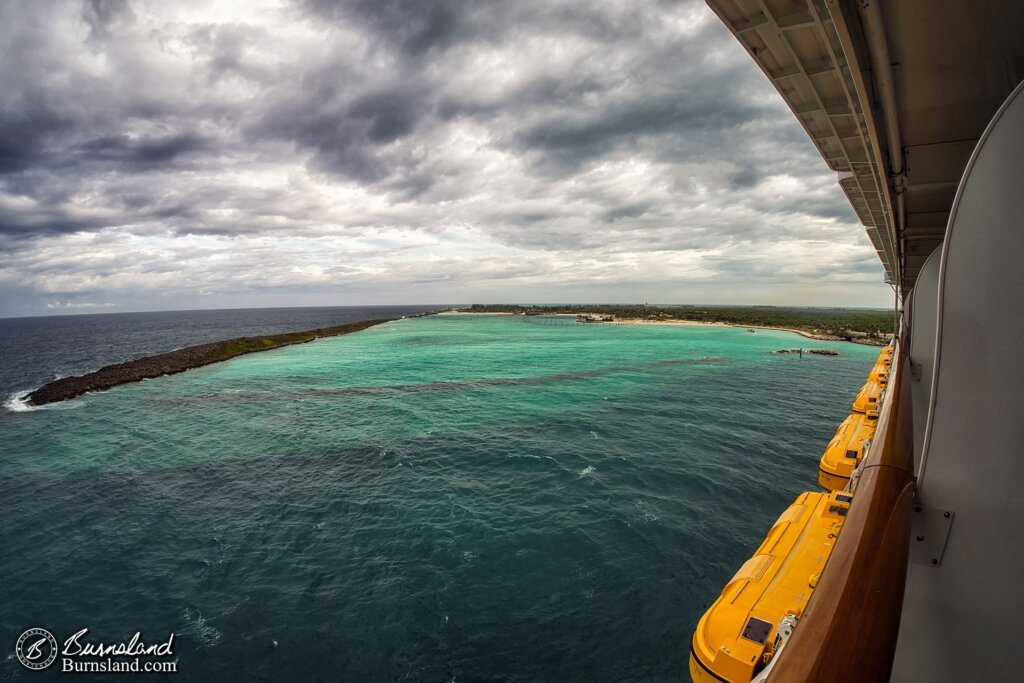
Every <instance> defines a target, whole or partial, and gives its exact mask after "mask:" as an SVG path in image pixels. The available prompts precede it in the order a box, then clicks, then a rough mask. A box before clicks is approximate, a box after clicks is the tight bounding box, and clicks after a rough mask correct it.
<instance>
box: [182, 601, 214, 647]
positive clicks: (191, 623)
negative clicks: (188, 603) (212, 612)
mask: <svg viewBox="0 0 1024 683" xmlns="http://www.w3.org/2000/svg"><path fill="white" fill-rule="evenodd" d="M184 617H185V621H186V622H187V623H188V626H187V627H186V628H185V632H186V633H191V634H192V635H194V636H195V638H196V640H198V641H199V643H200V644H201V645H203V646H205V647H213V646H214V645H216V644H217V643H218V642H219V641H220V631H218V630H217V629H216V628H214V627H213V626H211V625H210V624H208V623H207V622H206V619H205V618H204V617H203V614H202V612H200V611H199V610H191V609H189V608H187V607H186V608H185V610H184Z"/></svg>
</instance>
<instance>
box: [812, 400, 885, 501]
mask: <svg viewBox="0 0 1024 683" xmlns="http://www.w3.org/2000/svg"><path fill="white" fill-rule="evenodd" d="M874 435H875V420H869V419H868V417H867V416H866V415H861V414H860V413H853V414H852V415H850V416H849V417H847V418H846V419H845V420H843V424H841V425H839V429H837V430H836V435H835V436H834V437H832V440H831V441H830V442H829V444H828V447H827V448H825V453H824V455H822V456H821V463H820V464H819V465H818V483H819V484H821V485H822V486H823V487H824V488H826V489H829V490H830V491H841V490H843V489H844V488H846V484H847V482H849V481H850V475H851V474H852V473H853V470H854V468H855V467H856V466H857V464H858V463H860V461H861V460H862V459H863V458H864V445H865V443H866V442H868V441H869V440H870V439H871V438H872V437H873V436H874Z"/></svg>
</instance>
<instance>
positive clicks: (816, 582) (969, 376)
mask: <svg viewBox="0 0 1024 683" xmlns="http://www.w3.org/2000/svg"><path fill="white" fill-rule="evenodd" d="M707 2H708V4H709V5H710V6H711V8H712V9H713V10H714V12H715V13H716V14H717V15H718V16H719V18H720V19H721V20H722V22H723V23H724V24H725V25H726V27H728V29H729V30H730V31H731V32H732V33H733V34H734V35H735V36H736V38H737V39H738V41H739V42H740V44H741V45H742V46H743V47H744V48H746V50H747V52H748V53H749V54H750V56H751V57H752V58H753V59H754V60H755V61H756V62H757V64H758V65H759V66H760V67H761V69H762V70H763V71H764V73H765V74H766V76H767V77H768V78H769V79H770V80H771V82H772V83H773V84H774V85H775V87H776V89H777V90H778V91H779V93H780V95H781V96H782V97H783V98H784V99H785V101H786V102H787V103H788V104H789V106H790V108H791V109H792V111H793V113H794V115H795V116H796V117H797V119H798V120H799V122H800V124H801V125H802V126H803V127H804V129H805V130H806V131H807V133H808V135H809V136H810V137H811V139H812V140H813V142H814V144H815V145H816V146H817V148H818V150H819V151H820V152H821V154H822V157H823V158H824V160H825V163H826V164H827V165H828V166H829V168H831V169H832V170H834V171H836V173H837V175H838V182H839V184H840V186H841V187H842V189H843V191H844V192H845V193H846V195H847V197H848V198H849V200H850V203H851V205H852V206H853V208H854V210H855V211H856V213H857V216H858V217H859V219H860V221H861V222H862V223H863V225H864V227H865V229H866V231H867V234H868V237H869V238H870V240H871V243H872V245H873V246H874V248H875V250H876V251H877V253H878V256H879V259H880V260H881V262H882V264H883V266H884V267H885V272H886V280H887V282H889V283H890V284H891V285H892V286H893V289H894V292H895V301H896V308H897V313H898V315H899V316H900V317H899V319H900V328H899V334H898V336H897V339H896V340H895V343H894V346H893V349H892V352H891V364H890V365H891V367H887V368H884V369H880V368H876V370H877V371H873V372H872V377H871V378H869V381H868V383H867V384H866V385H865V389H864V390H863V391H862V392H861V395H859V396H858V400H859V401H862V404H861V407H862V408H863V410H861V411H857V410H856V408H855V411H854V413H852V414H851V415H852V416H855V415H858V414H859V415H862V417H860V418H857V417H852V420H851V422H850V423H844V425H843V426H842V427H841V428H840V433H837V435H836V439H834V441H833V443H832V444H830V450H829V451H826V453H825V454H824V455H823V457H822V462H821V467H820V468H819V482H820V483H821V484H822V486H824V487H825V488H826V489H830V490H831V489H839V490H840V491H842V492H843V495H848V496H850V501H849V507H848V511H847V513H846V514H845V515H843V517H844V519H843V521H842V524H841V529H839V530H837V532H836V537H835V543H834V545H833V546H831V547H830V548H829V551H828V553H827V557H826V558H825V559H824V562H823V565H824V566H823V568H822V570H821V571H820V574H817V573H813V572H812V576H809V577H808V579H807V582H808V586H809V588H811V589H812V594H811V595H810V596H809V597H808V599H807V600H806V604H805V605H801V606H800V607H799V608H792V607H790V606H786V607H785V608H784V609H783V612H781V613H780V614H781V615H782V616H780V617H779V618H778V620H777V621H776V622H775V623H771V624H770V626H769V628H768V629H767V631H765V627H764V626H763V624H760V623H759V622H758V623H754V625H753V627H751V625H750V617H751V616H753V617H757V615H756V614H754V611H755V610H753V609H751V610H748V611H749V612H750V614H749V615H748V618H747V619H746V621H744V620H743V619H735V620H736V621H743V623H742V624H740V625H739V627H738V630H736V629H735V628H734V627H733V626H729V629H733V630H736V632H735V633H733V632H732V631H731V630H729V631H727V632H726V631H722V632H721V633H724V635H721V634H718V635H716V634H714V633H711V632H710V631H708V630H707V629H706V628H705V626H706V625H705V624H704V623H703V622H702V624H701V625H699V626H698V628H697V634H696V635H695V639H694V647H693V649H692V650H691V652H693V653H695V654H699V653H696V650H697V642H698V637H699V638H700V639H703V640H704V641H707V642H706V643H703V644H702V645H701V647H704V648H705V652H704V654H705V655H707V654H708V653H710V654H711V655H712V656H711V660H713V659H714V658H715V657H717V656H718V654H717V653H719V652H724V651H723V650H722V648H725V649H727V650H729V651H730V652H739V651H744V652H745V651H747V650H750V651H752V652H753V651H755V650H757V643H756V642H755V641H756V640H757V639H761V638H763V643H761V646H762V647H761V649H760V650H757V652H758V654H757V657H755V659H754V660H752V661H750V662H749V664H750V666H749V667H746V666H744V667H740V668H734V669H730V671H729V672H727V673H724V674H722V673H718V672H716V671H715V670H714V666H713V665H712V666H710V667H707V668H700V667H698V670H697V673H694V667H693V662H692V661H691V674H692V676H693V677H694V679H695V680H725V681H740V680H742V681H748V680H752V679H753V680H760V681H768V682H769V683H779V682H786V683H789V682H797V681H884V680H893V681H901V682H903V681H938V682H944V681H958V682H959V681H975V680H977V681H1004V680H1005V681H1010V680H1019V679H1020V677H1021V673H1020V671H1021V665H1020V662H1018V661H1017V659H1018V655H1017V654H1016V652H1017V650H1016V649H1015V648H1013V647H1012V645H1011V643H1012V639H1013V634H1014V633H1015V632H1016V627H1017V625H1018V624H1019V623H1020V622H1021V614H1022V613H1024V584H1022V582H1020V581H1019V579H1018V571H1019V570H1018V568H1019V567H1020V566H1022V563H1024V544H1022V543H1021V541H1022V540H1024V539H1022V537H1021V532H1020V531H1019V529H1020V525H1019V524H1018V519H1019V518H1020V516H1021V514H1022V513H1024V495H1021V493H1020V491H1021V481H1024V458H1022V457H1021V453H1020V444H1021V443H1022V442H1024V410H1022V408H1021V406H1020V402H1019V399H1018V398H1017V395H1018V393H1019V391H1020V389H1021V386H1022V384H1024V364H1022V363H1020V361H1019V359H1018V358H1017V353H1018V349H1019V348H1020V347H1021V344H1022V341H1021V340H1022V339H1024V316H1022V313H1024V268H1022V267H1021V263H1020V259H1021V255H1022V254H1024V228H1022V225H1024V218H1022V216H1024V192H1022V191H1021V188H1022V187H1024V94H1021V87H1019V85H1018V84H1020V82H1021V81H1022V80H1024V32H1022V31H1021V29H1022V27H1024V3H1022V2H1017V1H1011V0H998V1H991V2H986V1H984V0H981V1H977V2H966V1H961V2H954V1H952V0H900V1H897V0H884V1H883V0H707ZM883 370H884V372H883ZM872 394H875V397H876V401H875V405H874V406H873V407H872V409H871V410H870V411H869V409H868V406H867V404H868V403H869V399H870V398H871V396H872ZM872 413H874V414H872ZM867 420H871V421H873V424H872V425H870V427H871V428H870V429H869V428H867V427H866V426H865V421H867ZM858 421H859V423H858ZM854 423H858V424H854ZM868 432H870V434H869V433H868ZM840 442H841V443H840ZM851 444H852V447H850V446H851ZM832 447H834V448H832ZM851 453H852V455H851ZM846 459H849V460H850V461H855V462H847V461H846ZM815 495H826V494H815ZM830 495H835V494H834V493H833V494H830ZM798 502H799V501H798ZM791 510H792V508H791ZM786 514H790V513H789V511H787V513H786ZM784 516H785V515H784ZM777 526H778V525H776V527H774V528H773V530H772V534H777V532H776V528H777ZM770 538H771V534H770V535H769V540H770ZM767 542H768V540H766V543H767ZM799 546H800V544H799V543H798V542H795V543H793V544H792V546H791V547H792V548H793V549H796V548H798V547H799ZM808 547H809V546H808ZM763 549H764V546H762V548H761V549H759V551H758V553H757V555H755V558H756V557H757V556H759V555H764V553H763V552H761V551H762V550H763ZM818 555H821V553H820V552H819V553H818ZM755 558H752V561H753V560H754V559H755ZM804 561H805V559H800V556H799V555H793V556H792V558H791V557H790V556H789V555H788V554H787V555H786V557H783V558H780V559H779V562H780V564H785V565H787V566H792V565H793V564H794V563H801V562H804ZM749 564H750V562H748V563H747V564H745V565H744V568H748V565H749ZM801 566H803V565H801ZM748 569H749V568H748ZM743 572H744V569H741V570H740V573H739V574H738V575H737V576H740V575H743ZM768 572H769V569H768V568H767V567H766V568H765V570H764V573H765V574H767V573H768ZM755 573H756V572H751V571H748V572H747V575H749V576H747V578H746V579H744V580H746V581H747V582H748V583H751V577H753V576H754V574H755ZM744 576H746V575H744ZM741 578H742V577H741ZM755 583H756V582H755ZM811 584H813V586H812V585H811ZM730 586H733V584H730ZM729 590H730V587H729V586H727V587H726V591H729ZM766 592H767V591H766ZM725 595H726V593H725V592H723V596H725ZM798 595H800V594H798ZM805 597H806V596H805ZM733 602H734V603H735V602H737V601H735V600H734V601H733ZM716 604H717V603H716ZM753 604H754V606H755V607H756V603H753ZM776 612H778V610H776ZM709 614H710V612H709ZM774 614H775V613H774V612H773V615H774ZM761 621H763V622H765V623H768V620H767V619H761ZM702 628H703V629H704V631H703V633H702V631H701V629H702ZM715 633H718V632H715ZM745 633H746V634H747V635H748V636H754V639H755V640H754V641H752V640H751V639H750V638H748V637H747V636H745V635H744V634H745ZM709 639H710V640H709ZM730 639H734V640H730ZM719 640H720V641H722V642H716V641H719ZM737 643H740V645H739V646H737ZM750 643H754V646H753V647H748V645H749V644H750ZM705 659H707V657H705ZM722 661H723V662H725V661H726V660H725V659H724V658H723V660H722ZM708 663H709V662H708V661H704V664H708ZM711 663H712V664H713V661H712V662H711Z"/></svg>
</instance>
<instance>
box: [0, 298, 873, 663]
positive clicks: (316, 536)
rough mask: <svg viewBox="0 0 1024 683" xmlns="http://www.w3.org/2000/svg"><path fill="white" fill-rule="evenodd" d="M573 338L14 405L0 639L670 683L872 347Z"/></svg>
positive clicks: (368, 344)
mask: <svg viewBox="0 0 1024 683" xmlns="http://www.w3.org/2000/svg"><path fill="white" fill-rule="evenodd" d="M568 322H569V321H568V320H566V319H552V318H523V317H510V316H469V315H442V316H434V317H429V318H419V319H410V320H402V321H397V322H394V323H388V324H386V325H382V326H378V327H374V328H371V329H369V330H366V331H364V332H361V333H358V334H354V335H349V336H345V337H339V338H334V339H325V340H319V341H317V342H314V343H311V344H306V345H301V346H293V347H288V348H284V349H279V350H276V351H271V352H266V353H261V354H255V355H251V356H246V357H242V358H238V359H235V360H232V361H230V362H227V363H223V364H219V365H215V366H210V367H206V368H201V369H197V370H193V371H189V372H187V373H184V374H181V375H176V376H172V377H165V378H160V379H157V380H151V381H147V382H142V383H139V384H135V385H129V386H124V387H120V388H118V389H115V390H112V391H109V392H105V393H100V394H94V395H89V396H85V397H83V398H81V399H77V400H75V401H71V402H68V403H64V404H58V405H56V406H53V407H50V408H45V409H39V410H34V411H30V412H21V413H12V412H6V411H5V412H4V413H2V414H0V444H3V446H2V452H0V472H2V474H0V519H2V520H3V525H2V527H0V534H2V536H0V542H2V543H3V547H4V550H5V551H4V553H3V555H2V559H0V579H2V584H3V588H2V594H0V598H2V600H3V604H4V609H3V612H2V623H0V628H2V633H0V637H2V638H5V639H6V640H7V642H12V643H13V641H14V640H15V639H16V638H17V635H18V634H19V633H21V631H23V630H24V629H25V628H27V627H29V626H42V627H44V628H48V629H49V630H51V631H54V632H55V633H58V632H59V633H67V634H70V633H73V632H74V631H77V630H78V629H80V628H83V627H85V626H88V627H89V628H90V629H91V631H93V632H96V633H100V634H105V635H106V636H107V638H108V639H114V638H115V637H116V638H118V639H120V638H127V637H128V636H130V635H131V634H132V633H134V632H135V631H137V630H142V631H143V634H144V635H146V634H150V633H152V634H153V639H154V640H156V639H157V638H165V637H166V634H167V633H168V632H170V631H174V632H175V633H177V634H178V641H177V647H176V653H177V654H178V658H179V662H180V665H179V670H180V673H179V674H177V675H176V676H175V677H174V678H175V679H178V680H181V679H187V680H216V679H226V680H231V679H237V678H261V679H266V680H282V679H292V680H300V679H304V680H344V681H377V680H414V681H451V680H453V679H454V680H458V681H473V680H504V681H533V680H560V681H565V680H580V681H583V680H588V681H593V680H608V681H611V680H615V681H627V680H680V679H683V678H685V675H686V674H685V671H686V668H685V667H686V658H687V654H688V644H689V638H690V634H691V633H692V629H693V626H694V624H695V622H696V620H697V618H698V617H699V616H700V614H701V612H702V611H703V609H704V608H705V607H706V606H707V605H708V604H709V603H710V602H711V601H712V600H713V599H714V598H715V597H716V595H717V593H718V591H719V590H720V589H721V587H722V585H723V584H724V583H725V581H727V580H728V578H729V577H730V576H731V575H732V573H733V572H734V571H735V570H736V568H738V566H739V565H740V564H741V563H742V561H743V560H744V559H745V558H746V557H747V555H749V553H750V552H751V551H752V550H753V549H754V548H755V547H756V546H757V544H758V542H759V540H760V538H761V537H762V536H763V534H764V533H765V532H766V531H767V529H768V527H769V526H770V524H771V522H772V521H773V520H774V519H775V518H776V517H777V516H778V514H779V513H780V512H781V511H782V510H783V509H784V508H785V507H786V506H787V505H788V504H789V503H790V502H791V501H792V498H793V497H795V496H796V494H797V493H799V492H800V491H802V490H812V489H813V488H814V487H815V471H816V462H817V459H818V457H819V456H820V454H821V451H822V449H823V448H824V446H825V444H826V443H827V442H828V440H829V439H830V438H831V436H832V433H833V432H834V430H835V428H836V427H837V426H838V424H839V422H840V421H841V420H842V419H843V417H844V416H845V415H846V414H847V413H848V410H849V405H850V402H851V401H852V399H853V396H854V394H855V393H856V391H857V389H858V387H859V386H860V385H861V384H862V383H863V381H864V376H865V375H866V373H867V371H868V370H869V368H870V366H871V363H872V361H873V359H874V357H875V355H876V353H877V349H872V348H869V347H863V346H857V345H854V344H846V343H841V342H839V343H828V342H815V341H810V340H805V339H802V338H800V337H798V336H796V335H794V334H791V333H786V332H775V331H767V330H759V331H758V332H757V333H756V334H750V333H748V332H746V331H745V330H742V329H737V328H728V327H704V326H668V325H574V324H567V323H568ZM797 346H803V347H805V348H807V347H811V346H814V347H830V348H835V349H837V350H839V351H840V353H841V354H842V355H841V356H839V357H816V356H804V357H803V358H798V357H793V356H780V355H775V354H772V353H771V352H772V351H774V350H776V349H779V348H791V347H797ZM49 673H51V674H53V675H54V676H55V677H59V674H56V673H55V672H52V671H51V672H49ZM41 676H42V677H43V678H45V674H39V673H35V672H30V671H27V670H22V669H20V667H18V664H17V662H12V661H10V658H8V659H7V660H6V661H5V671H4V679H5V680H42V679H43V678H40V677H41ZM93 680H96V679H95V678H94V679H93Z"/></svg>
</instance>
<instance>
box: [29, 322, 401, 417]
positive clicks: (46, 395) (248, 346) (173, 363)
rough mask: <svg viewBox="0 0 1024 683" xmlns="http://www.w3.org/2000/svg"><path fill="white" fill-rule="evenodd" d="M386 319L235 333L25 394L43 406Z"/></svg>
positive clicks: (360, 328) (58, 381) (339, 333)
mask: <svg viewBox="0 0 1024 683" xmlns="http://www.w3.org/2000/svg"><path fill="white" fill-rule="evenodd" d="M390 320H393V318H389V319H384V320H364V321H361V322H356V323H348V324H346V325H336V326H334V327H321V328H318V329H315V330H304V331H302V332H285V333H283V334H272V335H269V336H266V337H236V338H235V339H226V340H224V341H219V342H213V343H211V344H199V345H198V346H189V347H186V348H184V349H178V350H177V351H169V352H167V353H161V354H157V355H155V356H147V357H145V358H139V359H136V360H130V361H127V362H125V363H117V364H115V365H107V366H106V367H103V368H100V369H99V370H96V371H95V372H90V373H88V374H86V375H81V376H78V377H64V378H61V379H58V380H54V381H53V382H50V383H49V384H44V385H43V386H41V387H40V388H38V389H36V390H35V391H33V392H32V393H30V394H29V395H28V396H26V397H25V401H26V403H28V404H29V405H34V406H41V405H45V404H47V403H56V402H57V401H66V400H68V399H71V398H75V397H77V396H81V395H82V394H85V393H88V392H90V391H103V390H105V389H111V388H113V387H116V386H119V385H121V384H128V383H130V382H138V381H140V380H144V379H151V378H153V377H160V376H162V375H173V374H175V373H178V372H184V371H185V370H190V369H192V368H198V367H202V366H204V365H210V364H211V363H219V362H221V361H225V360H228V359H229V358H234V357H236V356H241V355H244V354H247V353H256V352H258V351H269V350H271V349H278V348H281V347H282V346H291V345H292V344H303V343H305V342H310V341H313V340H314V339H320V338H323V337H337V336H339V335H342V334H349V333H351V332H359V331H360V330H365V329H366V328H368V327H373V326H374V325H379V324H381V323H386V322H389V321H390Z"/></svg>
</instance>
